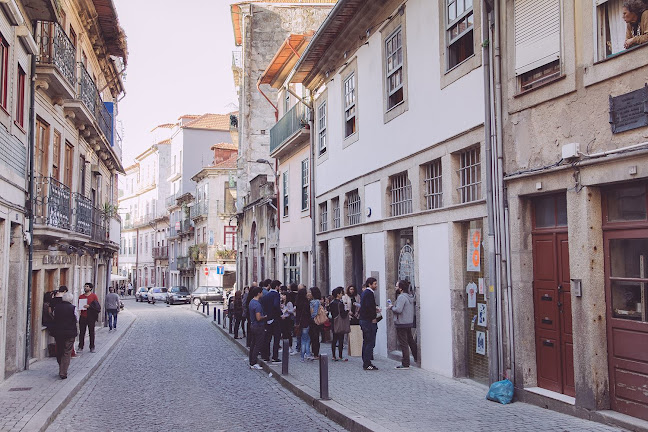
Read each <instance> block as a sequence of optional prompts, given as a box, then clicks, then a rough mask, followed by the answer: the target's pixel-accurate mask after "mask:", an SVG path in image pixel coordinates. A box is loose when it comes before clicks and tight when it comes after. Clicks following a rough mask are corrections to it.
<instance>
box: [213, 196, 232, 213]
mask: <svg viewBox="0 0 648 432" xmlns="http://www.w3.org/2000/svg"><path fill="white" fill-rule="evenodd" d="M217 208H218V214H219V215H221V216H231V215H234V214H236V200H235V199H234V198H231V199H227V198H226V199H224V200H223V201H219V202H218V205H217Z"/></svg>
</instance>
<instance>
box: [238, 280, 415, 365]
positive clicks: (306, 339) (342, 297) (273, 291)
mask: <svg viewBox="0 0 648 432" xmlns="http://www.w3.org/2000/svg"><path fill="white" fill-rule="evenodd" d="M377 287H378V281H377V280H376V279H375V278H368V279H367V281H366V282H365V284H364V286H363V289H362V292H361V293H359V292H357V290H356V288H355V286H353V285H349V286H348V287H347V288H346V290H345V289H344V288H343V287H337V288H335V289H334V290H333V292H332V293H331V295H330V296H323V295H322V292H321V290H320V289H319V288H318V287H312V288H310V289H307V288H306V286H305V285H303V284H299V285H297V284H291V285H290V286H284V285H282V284H281V282H280V281H278V280H270V279H267V280H264V281H262V282H261V283H259V284H258V285H257V284H256V283H253V284H252V286H251V287H245V288H244V289H243V291H242V292H241V291H237V292H236V293H235V294H234V296H232V297H231V298H230V300H229V304H228V315H229V316H230V332H232V333H234V338H235V339H238V338H239V330H242V333H243V337H245V338H246V344H247V347H248V348H249V349H250V351H249V359H248V360H249V364H250V368H252V369H261V366H260V365H259V364H258V363H257V361H258V356H259V355H260V356H261V358H262V359H263V360H264V361H266V362H269V363H281V359H280V358H279V348H280V341H281V340H282V339H286V340H288V341H289V350H290V354H291V355H293V354H298V353H299V354H300V355H301V361H303V362H307V361H311V360H315V359H318V358H319V355H320V347H321V345H320V344H321V342H323V341H325V340H327V339H328V337H327V335H328V334H329V332H332V339H331V354H332V360H333V361H347V358H345V357H344V354H343V353H344V343H345V339H346V337H345V336H346V335H347V334H349V333H350V332H351V331H352V330H353V329H354V328H356V329H357V328H358V327H359V328H360V329H361V331H362V360H363V369H365V370H378V368H377V367H376V366H375V365H374V364H373V363H372V360H373V351H374V348H375V345H376V334H377V331H378V322H379V321H380V320H381V319H382V310H381V308H380V307H379V306H378V305H377V303H376V297H375V290H376V289H377ZM396 293H397V297H396V302H395V303H394V305H391V304H390V303H388V309H389V310H391V311H392V312H393V314H394V324H395V326H396V332H397V334H398V341H399V344H400V347H401V350H402V352H403V360H402V363H401V365H399V366H398V367H397V369H409V367H410V350H411V352H412V355H413V356H414V359H415V360H416V359H417V350H416V343H415V341H414V338H413V336H412V331H411V329H412V327H414V326H415V304H414V296H413V295H412V294H410V292H409V282H407V281H399V282H398V284H397V287H396ZM329 329H330V330H329ZM293 340H295V341H296V344H295V348H294V349H293Z"/></svg>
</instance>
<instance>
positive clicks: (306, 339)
mask: <svg viewBox="0 0 648 432" xmlns="http://www.w3.org/2000/svg"><path fill="white" fill-rule="evenodd" d="M301 332H302V333H301V358H302V360H304V358H305V357H310V355H311V350H310V334H309V333H308V327H306V328H303V329H301Z"/></svg>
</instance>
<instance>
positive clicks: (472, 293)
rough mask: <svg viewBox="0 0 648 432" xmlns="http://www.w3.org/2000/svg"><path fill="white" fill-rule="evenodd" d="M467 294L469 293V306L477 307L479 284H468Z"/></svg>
mask: <svg viewBox="0 0 648 432" xmlns="http://www.w3.org/2000/svg"><path fill="white" fill-rule="evenodd" d="M466 294H467V295H468V307H469V308H475V307H477V285H475V282H470V283H469V284H468V285H466Z"/></svg>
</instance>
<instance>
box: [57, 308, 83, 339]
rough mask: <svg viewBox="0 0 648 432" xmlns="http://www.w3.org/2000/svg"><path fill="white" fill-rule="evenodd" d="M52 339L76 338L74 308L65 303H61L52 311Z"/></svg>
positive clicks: (77, 332)
mask: <svg viewBox="0 0 648 432" xmlns="http://www.w3.org/2000/svg"><path fill="white" fill-rule="evenodd" d="M52 330H53V333H54V337H57V338H64V339H71V338H74V337H77V335H78V334H79V331H78V329H77V319H76V315H75V314H74V306H73V305H71V304H70V303H67V302H61V303H59V304H58V305H56V308H55V309H54V326H53V328H52Z"/></svg>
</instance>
